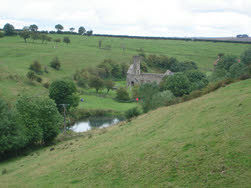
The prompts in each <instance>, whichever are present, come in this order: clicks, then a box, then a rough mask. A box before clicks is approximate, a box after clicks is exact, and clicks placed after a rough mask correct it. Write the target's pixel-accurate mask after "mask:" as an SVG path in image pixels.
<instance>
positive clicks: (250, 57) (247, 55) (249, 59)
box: [241, 47, 251, 65]
mask: <svg viewBox="0 0 251 188" xmlns="http://www.w3.org/2000/svg"><path fill="white" fill-rule="evenodd" d="M241 62H242V63H244V64H245V65H251V47H249V48H248V49H247V50H245V51H244V52H243V54H242V55H241Z"/></svg>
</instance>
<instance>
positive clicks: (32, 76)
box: [26, 71, 36, 81]
mask: <svg viewBox="0 0 251 188" xmlns="http://www.w3.org/2000/svg"><path fill="white" fill-rule="evenodd" d="M26 77H27V78H28V79H29V80H30V81H33V80H35V79H36V75H35V72H34V71H29V72H28V73H27V74H26Z"/></svg>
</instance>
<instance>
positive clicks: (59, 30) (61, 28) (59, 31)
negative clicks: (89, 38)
mask: <svg viewBox="0 0 251 188" xmlns="http://www.w3.org/2000/svg"><path fill="white" fill-rule="evenodd" d="M55 29H56V30H57V33H61V32H62V30H63V29H64V27H63V26H62V25H61V24H57V25H55Z"/></svg>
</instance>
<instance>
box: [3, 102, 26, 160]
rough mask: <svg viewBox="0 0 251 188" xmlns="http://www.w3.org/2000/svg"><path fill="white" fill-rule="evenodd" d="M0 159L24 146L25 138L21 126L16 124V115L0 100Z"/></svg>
mask: <svg viewBox="0 0 251 188" xmlns="http://www.w3.org/2000/svg"><path fill="white" fill-rule="evenodd" d="M0 119H1V121H0V159H1V157H3V156H4V154H5V153H6V152H8V151H15V150H18V149H20V148H22V147H24V146H25V144H26V136H25V132H24V127H23V126H22V124H19V123H17V121H16V113H15V112H14V111H13V110H12V109H11V108H10V107H9V105H8V104H7V103H6V102H5V101H3V100H2V99H0Z"/></svg>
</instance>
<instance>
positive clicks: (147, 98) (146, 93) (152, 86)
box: [138, 83, 159, 112]
mask: <svg viewBox="0 0 251 188" xmlns="http://www.w3.org/2000/svg"><path fill="white" fill-rule="evenodd" d="M158 92H159V86H158V85H157V84H156V83H146V84H143V85H141V86H140V87H139V90H138V96H139V98H140V103H141V104H142V108H143V111H144V112H148V111H149V110H151V109H153V103H154V101H153V100H152V99H153V96H154V95H155V94H156V93H158Z"/></svg>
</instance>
